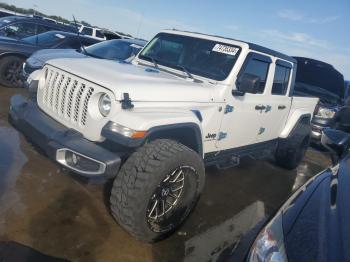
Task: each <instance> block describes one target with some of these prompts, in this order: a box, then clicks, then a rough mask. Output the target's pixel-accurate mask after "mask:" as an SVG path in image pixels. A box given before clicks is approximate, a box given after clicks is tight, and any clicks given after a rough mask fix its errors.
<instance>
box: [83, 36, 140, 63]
mask: <svg viewBox="0 0 350 262" xmlns="http://www.w3.org/2000/svg"><path fill="white" fill-rule="evenodd" d="M141 49H142V46H140V45H137V44H134V43H132V42H126V41H123V40H108V41H103V42H101V43H98V44H95V45H92V46H89V47H86V48H85V50H86V53H87V55H91V56H94V57H98V58H103V59H109V60H127V59H128V58H131V57H134V56H136V55H137V54H138V52H139V51H140V50H141Z"/></svg>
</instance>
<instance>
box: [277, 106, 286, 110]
mask: <svg viewBox="0 0 350 262" xmlns="http://www.w3.org/2000/svg"><path fill="white" fill-rule="evenodd" d="M283 109H286V106H285V105H279V106H278V110H283Z"/></svg>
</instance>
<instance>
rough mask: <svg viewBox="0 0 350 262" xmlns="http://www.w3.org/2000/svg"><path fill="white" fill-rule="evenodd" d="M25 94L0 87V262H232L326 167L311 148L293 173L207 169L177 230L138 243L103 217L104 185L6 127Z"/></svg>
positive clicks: (254, 165)
mask: <svg viewBox="0 0 350 262" xmlns="http://www.w3.org/2000/svg"><path fill="white" fill-rule="evenodd" d="M25 92H26V91H25V90H23V89H8V88H3V87H0V258H6V259H4V260H6V261H39V260H40V261H46V260H47V261H57V260H55V259H53V258H52V257H55V258H61V259H63V260H69V261H224V260H225V259H227V258H230V259H232V260H233V261H238V260H241V259H242V257H243V256H244V252H245V250H246V249H245V248H246V247H247V246H248V245H249V243H250V239H251V238H252V237H253V236H254V234H255V233H254V232H256V231H257V230H258V229H259V227H260V226H261V225H262V224H263V223H264V221H265V220H266V219H267V218H268V217H269V216H271V215H272V214H273V213H274V212H275V211H276V210H277V209H278V207H279V206H280V205H281V204H282V203H283V201H284V200H286V199H287V198H288V196H290V194H291V193H292V192H293V191H294V190H296V189H297V188H298V187H300V186H301V185H303V183H305V182H306V181H307V180H308V179H309V178H311V177H312V176H314V175H315V174H317V173H318V172H320V171H321V170H323V169H324V168H326V167H327V166H328V165H329V164H330V160H329V157H328V156H327V155H326V154H324V153H321V152H319V151H317V150H315V149H311V148H310V149H309V151H308V152H307V155H306V157H305V159H304V161H303V162H302V163H301V165H300V166H299V167H298V168H297V169H296V170H293V171H287V170H284V169H281V168H279V167H276V166H275V165H274V164H273V162H272V161H253V160H249V159H247V160H244V161H242V163H241V165H240V166H238V167H234V168H230V169H226V170H217V169H215V168H209V169H207V170H206V175H207V178H206V186H205V189H204V192H203V194H202V197H201V199H200V201H199V203H198V205H197V206H196V208H195V210H194V211H193V212H192V214H191V215H190V217H189V218H188V219H187V220H186V222H185V223H184V224H183V225H182V226H181V228H180V229H179V230H178V231H177V232H175V233H174V234H173V235H171V236H170V237H168V238H167V239H165V240H163V241H160V242H158V243H155V244H145V243H142V242H139V241H137V240H135V239H134V238H132V237H131V236H130V235H128V233H126V232H125V231H124V230H123V229H122V228H121V227H120V226H119V225H118V224H117V223H115V221H114V220H113V218H112V217H111V215H110V214H109V210H108V195H109V190H110V184H111V183H110V181H103V180H98V179H95V180H86V179H82V178H81V177H79V176H76V175H74V174H72V173H69V172H68V171H66V170H64V169H62V168H61V167H59V166H58V165H57V164H55V163H53V162H51V161H50V160H48V159H47V158H46V157H45V156H43V155H42V154H40V153H38V151H37V150H36V149H35V147H34V146H33V145H31V144H30V143H28V142H27V140H26V139H25V138H24V137H23V136H22V135H21V134H20V133H18V132H17V131H16V130H15V129H14V128H13V127H12V126H11V125H10V124H9V123H8V121H7V114H8V108H9V99H10V97H11V96H12V95H14V94H17V93H24V94H25ZM37 252H40V253H37ZM44 254H45V255H46V256H45V255H44ZM41 255H42V256H41ZM50 257H51V258H50ZM16 258H19V260H15V259H16ZM39 258H41V259H39ZM11 259H12V260H11ZM50 259H53V260H50ZM0 260H1V259H0Z"/></svg>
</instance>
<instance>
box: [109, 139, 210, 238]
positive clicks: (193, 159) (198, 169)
mask: <svg viewBox="0 0 350 262" xmlns="http://www.w3.org/2000/svg"><path fill="white" fill-rule="evenodd" d="M181 166H184V167H190V168H191V170H193V171H194V172H193V173H190V175H187V177H186V176H185V175H184V185H185V186H186V189H185V190H184V191H183V192H184V193H183V194H182V196H181V198H179V201H178V202H177V204H176V205H175V206H174V207H175V208H176V209H175V210H173V213H170V214H169V215H170V219H171V220H172V222H171V224H170V228H167V229H166V230H163V231H155V230H153V229H151V226H150V224H149V220H148V216H147V215H146V214H147V212H149V203H150V200H151V199H152V196H154V192H155V190H156V188H159V185H160V183H161V182H162V181H163V180H164V179H166V178H167V177H168V176H169V173H171V172H172V171H173V170H175V169H177V168H179V167H181ZM186 181H188V184H186ZM204 183H205V169H204V164H203V160H202V158H201V156H200V155H199V154H198V153H196V152H194V151H193V150H191V149H190V148H188V147H186V146H184V145H183V144H180V143H178V142H176V141H173V140H168V139H159V140H154V141H152V142H150V143H147V144H145V145H144V146H142V147H141V148H139V149H138V150H137V151H136V152H135V153H133V154H132V155H131V156H130V157H129V158H128V159H127V161H126V162H125V163H124V165H123V166H122V167H121V170H120V171H119V173H118V175H117V177H116V178H115V180H114V183H113V186H112V190H111V197H110V207H111V213H112V215H113V217H114V218H115V219H116V221H117V222H118V223H119V224H120V225H121V226H122V227H123V228H124V229H126V230H127V231H128V232H129V233H130V234H131V235H133V236H134V237H136V238H137V239H139V240H142V241H145V242H154V241H157V240H159V239H161V238H163V237H165V236H167V235H169V234H170V233H172V232H173V231H174V230H175V229H176V228H177V227H178V226H179V225H180V224H181V223H182V222H183V221H184V220H185V218H186V217H187V216H188V215H189V213H190V211H191V210H192V209H193V207H194V206H195V204H196V203H197V200H198V198H199V196H200V193H201V192H202V190H203V186H204ZM179 214H181V216H180V215H179ZM172 223H173V224H172Z"/></svg>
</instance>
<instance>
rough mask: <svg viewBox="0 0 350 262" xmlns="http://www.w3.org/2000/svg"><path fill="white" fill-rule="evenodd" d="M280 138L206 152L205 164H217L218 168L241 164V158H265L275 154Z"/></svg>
mask: <svg viewBox="0 0 350 262" xmlns="http://www.w3.org/2000/svg"><path fill="white" fill-rule="evenodd" d="M277 144H278V139H274V140H270V141H266V142H261V143H257V144H253V145H248V146H242V147H238V148H232V149H226V150H222V151H216V152H210V153H207V154H205V156H204V163H205V166H214V165H215V166H217V167H218V168H229V167H233V166H237V165H239V162H240V158H242V157H251V158H252V159H264V158H267V157H269V156H271V155H273V154H274V153H275V151H276V148H277Z"/></svg>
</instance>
